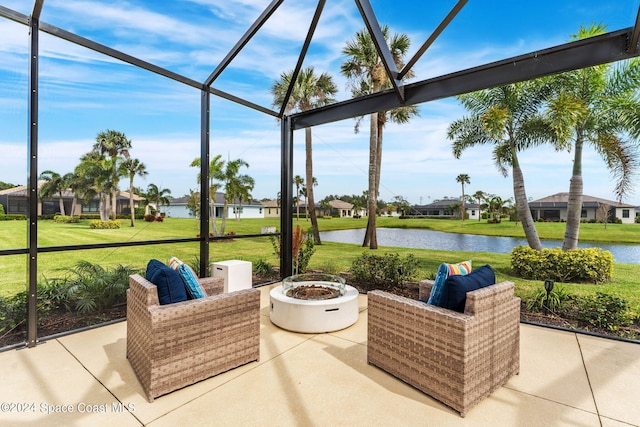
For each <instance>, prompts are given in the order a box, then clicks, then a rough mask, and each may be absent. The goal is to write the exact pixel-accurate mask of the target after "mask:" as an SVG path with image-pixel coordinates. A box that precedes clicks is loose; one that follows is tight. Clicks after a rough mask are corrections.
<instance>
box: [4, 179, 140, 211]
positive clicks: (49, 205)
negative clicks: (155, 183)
mask: <svg viewBox="0 0 640 427" xmlns="http://www.w3.org/2000/svg"><path fill="white" fill-rule="evenodd" d="M42 184H43V183H40V184H39V186H41V185H42ZM27 194H28V191H27V186H26V185H20V186H18V187H13V188H8V189H6V190H0V204H2V206H3V207H4V211H5V213H7V214H24V215H26V214H27V210H28V207H29V206H28V203H29V201H28V198H27ZM143 200H144V198H142V197H140V196H138V195H137V194H134V195H133V206H134V208H137V207H139V206H140V203H141V202H142V201H143ZM62 203H63V204H64V212H65V214H67V215H71V214H72V212H71V207H72V206H73V192H72V191H70V190H65V191H63V192H62ZM99 206H100V200H98V197H95V198H93V199H92V200H90V201H88V202H85V203H82V202H80V201H77V203H76V208H75V212H73V215H83V214H84V215H89V214H98V213H99V212H100V211H99ZM59 213H60V196H59V195H55V196H53V197H51V198H47V199H40V198H39V199H38V215H55V214H59ZM116 214H119V215H128V214H130V208H129V193H128V192H127V191H119V192H118V195H117V197H116Z"/></svg>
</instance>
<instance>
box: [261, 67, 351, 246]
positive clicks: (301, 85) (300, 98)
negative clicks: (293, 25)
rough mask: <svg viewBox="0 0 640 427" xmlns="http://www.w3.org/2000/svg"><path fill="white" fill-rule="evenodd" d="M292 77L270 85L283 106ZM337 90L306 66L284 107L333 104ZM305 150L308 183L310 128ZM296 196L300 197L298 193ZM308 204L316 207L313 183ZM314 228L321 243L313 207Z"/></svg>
mask: <svg viewBox="0 0 640 427" xmlns="http://www.w3.org/2000/svg"><path fill="white" fill-rule="evenodd" d="M292 80H293V71H289V72H287V73H282V74H281V75H280V80H279V81H277V82H276V83H275V84H274V85H273V87H272V88H271V93H272V94H273V104H274V105H276V106H280V105H282V103H283V102H285V96H286V94H287V91H288V89H289V87H290V86H291V82H292ZM337 92H338V88H337V86H336V85H335V83H334V82H333V78H332V77H331V75H330V74H328V73H322V74H320V75H319V76H317V75H316V74H315V72H314V68H313V67H308V68H303V69H302V70H300V73H299V74H298V77H297V78H296V82H295V84H294V86H293V91H292V92H291V96H290V97H289V99H288V100H286V102H287V105H286V106H285V111H286V112H292V111H307V110H310V109H312V108H317V107H320V106H322V105H327V104H330V103H332V102H335V98H333V95H335V94H336V93H337ZM305 153H306V154H305V176H306V178H305V180H306V182H313V151H312V137H311V128H310V127H308V128H306V129H305ZM296 197H298V196H297V192H296ZM307 203H308V205H307V206H309V205H311V206H315V199H314V195H313V185H309V186H307ZM311 227H312V229H313V240H314V242H315V244H316V245H320V244H322V242H321V241H320V231H319V229H318V217H317V215H316V211H315V209H311Z"/></svg>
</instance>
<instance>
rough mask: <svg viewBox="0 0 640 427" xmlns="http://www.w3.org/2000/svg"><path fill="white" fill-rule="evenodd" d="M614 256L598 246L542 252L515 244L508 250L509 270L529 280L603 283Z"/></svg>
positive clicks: (610, 269)
mask: <svg viewBox="0 0 640 427" xmlns="http://www.w3.org/2000/svg"><path fill="white" fill-rule="evenodd" d="M613 261H614V259H613V255H611V252H609V251H605V250H603V249H600V248H583V249H574V250H569V251H563V250H562V249H561V248H553V249H548V248H544V249H542V251H537V250H535V249H531V248H530V247H528V246H516V247H515V248H513V250H512V251H511V270H512V271H513V273H514V274H516V275H518V276H520V277H522V278H524V279H529V280H546V279H551V280H554V281H557V282H591V283H603V282H606V281H608V280H609V279H611V275H612V274H613Z"/></svg>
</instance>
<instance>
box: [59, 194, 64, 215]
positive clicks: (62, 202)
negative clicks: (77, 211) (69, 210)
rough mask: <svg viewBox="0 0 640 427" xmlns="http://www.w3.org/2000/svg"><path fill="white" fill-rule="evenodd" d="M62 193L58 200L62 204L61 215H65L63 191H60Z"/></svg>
mask: <svg viewBox="0 0 640 427" xmlns="http://www.w3.org/2000/svg"><path fill="white" fill-rule="evenodd" d="M58 194H59V195H60V199H59V201H58V203H59V205H60V215H63V216H64V215H65V212H64V200H62V191H61V192H60V193H58Z"/></svg>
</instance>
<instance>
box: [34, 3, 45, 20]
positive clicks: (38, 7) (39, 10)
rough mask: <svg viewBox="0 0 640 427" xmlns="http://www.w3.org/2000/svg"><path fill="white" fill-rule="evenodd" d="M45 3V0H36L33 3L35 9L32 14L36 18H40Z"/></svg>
mask: <svg viewBox="0 0 640 427" xmlns="http://www.w3.org/2000/svg"><path fill="white" fill-rule="evenodd" d="M43 5H44V0H36V1H35V3H34V4H33V11H32V12H31V16H32V17H33V18H35V19H40V14H41V13H42V6H43Z"/></svg>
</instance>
